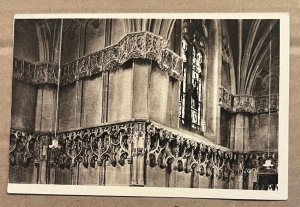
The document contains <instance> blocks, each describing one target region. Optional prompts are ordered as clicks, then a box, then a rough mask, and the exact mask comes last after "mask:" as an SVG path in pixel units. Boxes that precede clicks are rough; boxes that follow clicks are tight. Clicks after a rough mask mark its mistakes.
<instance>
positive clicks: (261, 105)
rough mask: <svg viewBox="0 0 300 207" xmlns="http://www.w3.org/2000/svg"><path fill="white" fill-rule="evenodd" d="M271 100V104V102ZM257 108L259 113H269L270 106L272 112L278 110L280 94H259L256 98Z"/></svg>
mask: <svg viewBox="0 0 300 207" xmlns="http://www.w3.org/2000/svg"><path fill="white" fill-rule="evenodd" d="M269 100H270V104H269ZM255 104H256V110H257V112H258V113H268V112H269V108H270V110H271V112H274V111H278V109H279V94H278V93H275V94H270V97H269V96H268V95H266V96H258V97H256V98H255Z"/></svg>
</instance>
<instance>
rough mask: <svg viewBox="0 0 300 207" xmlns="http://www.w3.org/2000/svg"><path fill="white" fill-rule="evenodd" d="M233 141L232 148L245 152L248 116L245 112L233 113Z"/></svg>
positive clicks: (247, 140) (247, 138) (247, 135)
mask: <svg viewBox="0 0 300 207" xmlns="http://www.w3.org/2000/svg"><path fill="white" fill-rule="evenodd" d="M231 141H233V143H232V146H233V150H235V151H239V152H246V151H247V150H248V142H249V116H248V114H245V113H237V114H236V115H235V129H234V138H231Z"/></svg>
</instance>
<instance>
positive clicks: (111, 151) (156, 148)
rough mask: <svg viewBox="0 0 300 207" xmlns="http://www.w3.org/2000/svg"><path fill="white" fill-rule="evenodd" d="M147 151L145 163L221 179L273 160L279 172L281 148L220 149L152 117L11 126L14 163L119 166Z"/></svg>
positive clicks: (11, 154)
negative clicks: (46, 129) (39, 128)
mask: <svg viewBox="0 0 300 207" xmlns="http://www.w3.org/2000/svg"><path fill="white" fill-rule="evenodd" d="M137 156H142V157H143V159H145V161H146V162H145V165H146V166H149V167H151V168H152V167H155V166H159V167H160V168H163V169H164V168H166V167H167V166H171V168H172V170H175V171H179V172H185V173H190V172H192V171H193V172H195V173H197V174H198V175H199V176H206V177H211V176H215V177H216V178H218V179H227V178H234V177H237V176H242V175H243V174H245V173H246V174H247V173H249V172H250V171H251V170H252V169H259V170H261V171H263V170H265V168H264V162H265V160H266V159H271V160H272V163H273V168H272V170H273V171H274V172H275V171H276V172H277V162H278V161H277V160H278V155H277V153H274V152H273V153H270V154H269V155H268V154H266V152H257V153H256V152H250V153H239V152H235V151H231V150H224V149H218V148H216V147H215V146H211V145H207V144H205V143H201V142H199V141H194V140H190V139H187V138H184V137H183V136H182V135H179V134H174V133H173V132H172V131H169V130H167V129H164V128H161V127H158V126H157V125H156V124H154V123H149V122H142V121H141V122H126V123H121V124H115V125H107V126H99V127H94V128H87V129H81V130H75V131H69V132H62V133H59V134H58V135H57V137H54V135H53V134H37V133H29V132H24V131H22V130H11V142H10V165H11V166H23V167H27V166H29V165H30V163H33V162H34V163H35V165H36V166H38V165H39V163H40V162H42V161H46V160H48V161H49V165H48V167H49V168H53V167H56V168H61V169H73V168H75V167H77V166H78V164H79V163H81V164H82V166H84V167H85V168H89V167H91V168H95V167H96V166H103V165H104V164H105V163H107V164H109V165H111V166H113V167H115V166H116V165H117V164H118V165H120V166H123V165H124V164H125V163H127V164H132V163H133V162H135V161H134V157H137Z"/></svg>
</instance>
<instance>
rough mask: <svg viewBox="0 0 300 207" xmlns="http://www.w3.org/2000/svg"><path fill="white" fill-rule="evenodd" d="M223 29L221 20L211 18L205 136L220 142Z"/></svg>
mask: <svg viewBox="0 0 300 207" xmlns="http://www.w3.org/2000/svg"><path fill="white" fill-rule="evenodd" d="M220 32H221V29H220V22H219V20H211V26H210V29H209V33H210V35H209V36H210V38H209V41H208V59H207V67H208V68H207V71H209V73H207V79H206V106H207V107H206V133H205V136H207V137H208V138H210V139H211V140H213V141H216V142H217V143H218V137H219V135H218V134H219V125H220V123H219V119H220V107H219V106H218V86H219V85H220V71H221V70H220V68H221V63H222V62H221V61H222V54H221V51H222V50H221V33H220Z"/></svg>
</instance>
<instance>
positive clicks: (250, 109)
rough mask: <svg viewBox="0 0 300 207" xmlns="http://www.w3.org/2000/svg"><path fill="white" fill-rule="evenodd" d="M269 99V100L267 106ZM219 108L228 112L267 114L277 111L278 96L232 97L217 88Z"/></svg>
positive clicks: (222, 89)
mask: <svg viewBox="0 0 300 207" xmlns="http://www.w3.org/2000/svg"><path fill="white" fill-rule="evenodd" d="M269 99H270V100H271V102H270V105H269ZM219 106H220V107H222V108H223V109H225V110H227V111H229V112H246V113H268V112H269V108H270V111H271V112H275V111H278V110H279V96H278V94H271V95H270V96H268V95H266V96H251V95H232V94H230V93H229V92H228V91H227V90H226V89H225V88H223V87H220V88H219Z"/></svg>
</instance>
